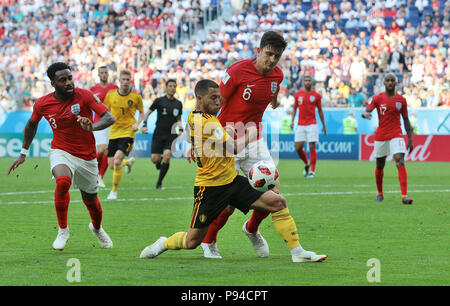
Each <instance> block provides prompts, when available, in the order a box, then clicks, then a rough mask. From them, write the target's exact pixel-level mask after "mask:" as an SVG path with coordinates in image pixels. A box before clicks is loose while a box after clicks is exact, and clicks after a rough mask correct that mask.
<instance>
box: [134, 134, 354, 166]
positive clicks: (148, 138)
mask: <svg viewBox="0 0 450 306" xmlns="http://www.w3.org/2000/svg"><path fill="white" fill-rule="evenodd" d="M152 137H153V135H152V134H137V135H136V140H135V143H134V146H133V150H132V151H131V155H132V156H135V157H150V156H151V153H150V152H151V151H150V149H151V144H152ZM319 137H320V138H319V142H318V143H317V146H316V147H317V158H319V159H353V160H358V159H359V135H326V136H324V135H320V136H319ZM266 140H267V144H268V148H269V150H270V153H271V155H272V157H273V158H274V159H275V160H278V159H286V158H288V159H289V158H290V159H297V158H298V155H297V152H296V151H295V143H294V135H293V134H272V135H271V134H269V135H267V139H266ZM189 146H190V145H189V144H188V143H187V142H186V141H185V139H184V138H183V137H178V138H177V139H176V141H175V142H174V143H173V144H172V152H173V154H172V156H173V157H174V158H180V157H184V152H186V148H188V147H189ZM305 150H306V151H307V152H309V147H308V146H307V145H305Z"/></svg>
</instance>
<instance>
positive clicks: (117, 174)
mask: <svg viewBox="0 0 450 306" xmlns="http://www.w3.org/2000/svg"><path fill="white" fill-rule="evenodd" d="M122 174H123V170H122V166H114V172H113V177H112V179H113V186H112V191H113V192H116V191H117V189H119V184H120V180H121V179H122Z"/></svg>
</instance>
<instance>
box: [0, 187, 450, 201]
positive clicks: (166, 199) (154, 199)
mask: <svg viewBox="0 0 450 306" xmlns="http://www.w3.org/2000/svg"><path fill="white" fill-rule="evenodd" d="M398 192H399V190H387V191H384V193H398ZM408 192H409V193H445V192H450V189H442V190H409V191H408ZM362 193H364V194H367V191H329V192H304V193H303V192H299V193H282V195H283V196H284V197H293V196H329V195H351V194H362ZM189 200H193V197H170V198H139V199H130V198H123V199H117V200H101V202H125V201H126V202H132V201H134V202H143V201H189ZM71 202H80V203H81V202H82V201H81V200H73V201H71ZM53 203H54V201H18V202H2V201H0V205H21V204H53Z"/></svg>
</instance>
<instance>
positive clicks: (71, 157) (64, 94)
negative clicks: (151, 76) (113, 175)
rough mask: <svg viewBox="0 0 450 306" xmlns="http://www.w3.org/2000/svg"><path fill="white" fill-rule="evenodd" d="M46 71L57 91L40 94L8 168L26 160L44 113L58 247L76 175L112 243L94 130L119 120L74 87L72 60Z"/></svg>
mask: <svg viewBox="0 0 450 306" xmlns="http://www.w3.org/2000/svg"><path fill="white" fill-rule="evenodd" d="M47 75H48V77H49V78H50V80H51V84H52V86H53V87H54V88H55V91H54V92H53V93H50V94H48V95H46V96H43V97H41V98H39V99H38V100H37V101H36V103H35V104H34V106H33V113H32V115H31V118H30V119H29V120H28V122H27V124H26V126H25V130H24V136H23V144H22V151H21V152H20V155H19V157H18V158H17V159H16V160H15V161H14V163H13V164H12V165H11V167H10V168H9V171H8V174H9V173H11V171H14V169H16V168H17V167H18V166H19V165H21V164H22V163H23V162H25V159H26V156H27V153H28V148H29V147H30V145H31V142H32V141H33V138H34V136H35V134H36V131H37V128H38V125H39V121H40V120H41V119H42V117H44V118H45V119H47V121H48V123H49V124H50V126H51V128H52V130H53V139H52V143H51V148H50V151H49V159H50V169H51V172H52V174H53V177H54V178H55V180H56V188H55V208H56V216H57V218H58V224H59V231H58V236H57V237H56V240H55V241H54V242H53V248H54V249H56V250H63V249H64V247H65V245H66V242H67V240H68V239H69V227H68V226H67V212H68V208H69V202H70V194H69V189H70V186H71V185H72V180H73V185H74V186H76V187H78V188H79V189H80V192H81V197H82V199H83V202H84V204H85V205H86V207H87V209H88V210H89V214H90V216H91V223H90V224H89V229H90V230H91V231H92V233H93V234H94V235H95V236H96V237H97V239H98V241H99V243H100V245H101V246H102V247H104V248H112V246H113V243H112V241H111V239H110V238H109V236H108V235H107V234H106V232H105V231H104V230H103V228H102V226H101V222H102V215H103V211H102V206H101V203H100V200H99V199H98V197H97V191H98V187H97V175H98V167H97V160H96V158H95V157H96V154H95V140H94V135H93V133H92V131H93V130H101V129H104V128H107V127H108V126H110V125H111V124H113V123H114V122H115V118H114V116H113V115H112V114H111V113H110V112H109V110H108V108H107V107H106V106H104V105H103V104H102V103H101V102H100V101H99V100H98V98H97V97H95V95H93V94H92V92H90V91H89V90H85V89H81V88H75V86H74V83H73V79H72V71H71V69H70V67H69V66H68V65H67V64H65V63H54V64H52V65H50V66H49V67H48V69H47ZM92 112H95V113H96V114H97V115H99V116H101V119H100V120H99V121H97V122H96V123H92Z"/></svg>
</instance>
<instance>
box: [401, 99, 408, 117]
mask: <svg viewBox="0 0 450 306" xmlns="http://www.w3.org/2000/svg"><path fill="white" fill-rule="evenodd" d="M402 104H403V105H402V117H403V118H408V103H406V99H405V98H404V97H403V99H402Z"/></svg>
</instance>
